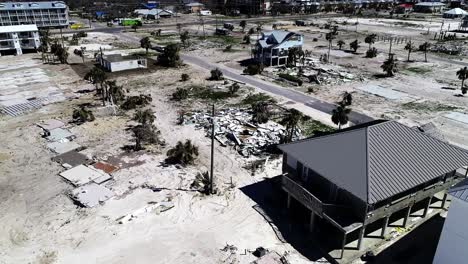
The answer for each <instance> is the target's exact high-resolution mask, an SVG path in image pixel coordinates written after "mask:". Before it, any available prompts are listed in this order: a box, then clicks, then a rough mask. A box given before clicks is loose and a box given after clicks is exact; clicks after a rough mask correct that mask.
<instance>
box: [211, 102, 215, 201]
mask: <svg viewBox="0 0 468 264" xmlns="http://www.w3.org/2000/svg"><path fill="white" fill-rule="evenodd" d="M214 139H215V105H214V104H213V105H212V115H211V172H210V194H213V171H214Z"/></svg>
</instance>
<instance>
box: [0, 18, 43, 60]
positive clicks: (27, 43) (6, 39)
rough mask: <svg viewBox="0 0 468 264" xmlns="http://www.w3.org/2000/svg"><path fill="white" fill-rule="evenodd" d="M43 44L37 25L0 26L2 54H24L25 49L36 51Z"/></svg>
mask: <svg viewBox="0 0 468 264" xmlns="http://www.w3.org/2000/svg"><path fill="white" fill-rule="evenodd" d="M40 45H41V41H40V38H39V31H38V29H37V26H36V25H21V26H3V27H0V56H1V55H2V54H11V53H12V52H14V53H15V54H16V55H21V54H23V50H31V51H35V50H37V48H39V46H40Z"/></svg>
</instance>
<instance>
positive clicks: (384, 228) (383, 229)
mask: <svg viewBox="0 0 468 264" xmlns="http://www.w3.org/2000/svg"><path fill="white" fill-rule="evenodd" d="M389 219H390V216H387V217H385V218H384V223H383V226H382V232H381V233H380V237H382V238H384V237H385V231H386V230H387V226H388V220H389Z"/></svg>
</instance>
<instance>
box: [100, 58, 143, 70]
mask: <svg viewBox="0 0 468 264" xmlns="http://www.w3.org/2000/svg"><path fill="white" fill-rule="evenodd" d="M106 68H107V67H106ZM138 68H146V63H145V64H144V65H143V64H138V60H131V61H118V62H111V63H110V68H107V69H109V70H110V71H111V72H116V71H125V70H131V69H138Z"/></svg>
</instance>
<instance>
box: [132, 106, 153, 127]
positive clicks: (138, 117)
mask: <svg viewBox="0 0 468 264" xmlns="http://www.w3.org/2000/svg"><path fill="white" fill-rule="evenodd" d="M133 120H134V121H137V122H138V123H140V124H142V125H143V126H146V125H151V124H153V122H154V115H153V112H151V110H149V109H145V110H138V111H136V113H135V115H134V116H133Z"/></svg>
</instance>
